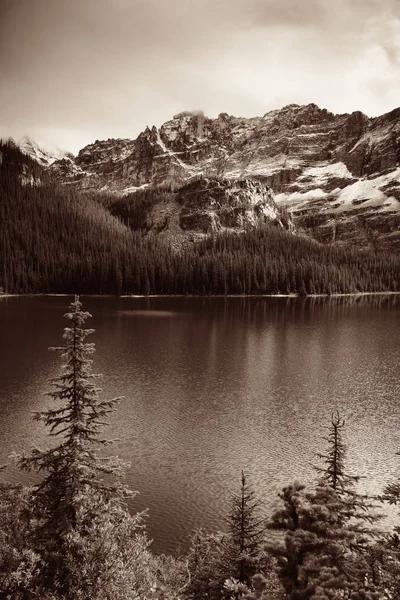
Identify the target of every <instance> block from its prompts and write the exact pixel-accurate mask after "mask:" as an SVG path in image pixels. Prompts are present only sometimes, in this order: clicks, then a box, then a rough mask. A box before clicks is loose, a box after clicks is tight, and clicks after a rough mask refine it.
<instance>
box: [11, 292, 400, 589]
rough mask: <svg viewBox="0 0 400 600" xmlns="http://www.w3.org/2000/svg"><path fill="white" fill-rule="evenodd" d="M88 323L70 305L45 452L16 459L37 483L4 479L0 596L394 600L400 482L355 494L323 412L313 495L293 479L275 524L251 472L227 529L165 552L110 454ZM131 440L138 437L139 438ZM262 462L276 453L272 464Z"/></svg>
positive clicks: (333, 421)
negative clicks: (394, 510) (391, 520)
mask: <svg viewBox="0 0 400 600" xmlns="http://www.w3.org/2000/svg"><path fill="white" fill-rule="evenodd" d="M90 317H91V315H90V314H89V313H87V312H85V311H84V310H83V306H82V303H81V302H80V299H79V297H78V296H75V299H74V301H73V302H72V303H71V305H70V307H69V310H68V312H67V313H66V315H65V318H66V321H67V327H66V328H65V329H64V335H63V338H64V345H63V346H62V347H58V348H51V350H54V351H56V352H57V353H58V354H59V355H60V362H61V369H60V373H59V374H58V375H57V374H56V375H55V376H54V377H53V378H52V379H50V381H49V391H48V392H47V395H48V397H49V399H50V403H49V408H48V409H47V410H45V411H44V412H40V413H37V414H35V415H34V419H35V420H37V421H39V422H41V423H42V424H43V426H44V427H45V428H46V429H47V432H48V434H49V436H52V443H51V444H49V448H46V449H41V448H34V449H33V450H31V451H29V452H27V453H25V454H23V455H16V456H14V460H15V461H16V463H17V465H18V467H19V469H20V470H21V472H23V471H29V472H33V473H37V474H38V475H39V478H38V479H37V481H38V482H37V483H35V484H33V485H29V486H27V485H22V484H21V485H15V484H9V483H7V466H3V467H2V473H1V474H2V479H1V480H0V597H1V598H4V599H9V600H33V599H38V598H40V599H41V600H79V599H82V600H83V599H85V600H111V599H117V600H118V599H119V600H257V599H259V600H303V599H304V600H305V599H315V600H332V599H351V600H378V599H379V600H396V599H398V598H399V597H400V523H399V524H398V525H395V526H394V528H393V530H392V531H389V532H386V533H383V531H382V530H381V529H380V527H379V524H380V521H381V519H382V518H383V514H384V511H385V504H387V503H389V504H398V502H399V500H400V480H397V481H396V480H395V481H388V482H387V485H386V487H385V489H383V490H382V492H381V494H380V496H377V497H368V496H366V495H364V494H362V493H361V492H360V491H359V486H358V479H359V478H358V477H357V474H355V473H351V472H349V470H348V468H347V452H348V448H347V447H346V443H345V437H346V424H345V420H344V419H343V418H342V416H341V415H339V413H337V412H335V413H333V414H332V415H327V436H326V438H325V439H324V440H321V452H320V453H319V454H318V455H317V456H316V457H315V466H314V467H310V468H313V469H314V473H315V478H314V485H310V486H309V487H305V486H304V485H303V484H302V483H301V482H297V481H294V482H288V484H287V485H286V486H285V487H284V488H283V489H282V491H281V492H280V493H279V502H280V506H279V507H278V508H277V509H276V510H275V511H274V512H273V513H272V514H270V515H267V516H265V514H264V512H263V511H262V504H263V498H262V497H259V495H258V494H257V490H255V489H254V488H253V486H252V484H251V482H250V481H249V480H248V478H247V476H246V474H245V473H243V472H242V473H238V479H237V489H235V490H233V492H232V494H231V501H230V504H228V505H227V506H226V517H225V519H224V521H223V522H221V530H220V531H214V532H208V531H204V530H202V529H198V530H196V531H193V534H192V536H191V545H190V548H189V550H188V552H187V553H186V554H185V555H182V556H178V557H176V556H168V555H156V554H155V553H153V552H152V549H151V543H150V541H149V539H148V537H147V534H146V527H145V520H144V514H143V513H137V514H132V513H130V512H129V510H128V507H127V501H128V499H129V498H131V497H132V495H133V492H132V491H131V490H130V489H129V488H128V487H127V486H126V485H125V484H124V482H123V475H124V472H125V471H126V469H127V468H128V465H127V464H125V463H123V462H122V461H121V460H119V459H118V458H117V457H113V456H111V455H110V454H109V453H110V450H109V443H110V442H109V441H108V440H107V439H106V438H105V428H106V425H107V418H108V416H109V415H110V413H112V412H113V411H117V410H118V407H117V405H118V399H103V398H101V396H100V394H99V389H98V388H97V385H96V381H97V378H98V375H97V374H95V373H94V372H93V371H92V357H93V353H94V352H95V345H94V344H93V343H90V342H88V341H87V338H88V337H89V336H90V335H91V334H92V333H93V330H92V329H86V322H87V320H88V319H89V318H90ZM134 435H139V436H140V431H135V432H134ZM266 460H267V457H266Z"/></svg>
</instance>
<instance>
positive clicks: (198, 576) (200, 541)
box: [185, 529, 224, 600]
mask: <svg viewBox="0 0 400 600" xmlns="http://www.w3.org/2000/svg"><path fill="white" fill-rule="evenodd" d="M221 538H222V534H217V535H215V534H208V533H206V532H205V531H203V530H202V529H197V530H196V531H195V532H194V533H193V535H192V537H191V544H190V550H189V553H188V555H187V561H188V570H189V573H190V581H189V584H188V586H187V588H186V590H185V598H187V599H188V600H218V599H219V598H221V593H222V589H223V585H224V579H223V575H221V573H220V569H219V564H220V559H221Z"/></svg>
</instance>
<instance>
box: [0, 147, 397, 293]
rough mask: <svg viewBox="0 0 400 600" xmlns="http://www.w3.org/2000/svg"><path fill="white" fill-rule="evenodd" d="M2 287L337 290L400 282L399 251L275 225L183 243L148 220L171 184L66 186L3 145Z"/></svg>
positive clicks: (83, 290) (38, 289) (28, 289)
mask: <svg viewBox="0 0 400 600" xmlns="http://www.w3.org/2000/svg"><path fill="white" fill-rule="evenodd" d="M0 152H1V157H2V164H1V166H0V199H1V201H0V291H2V292H3V293H11V294H29V293H80V294H90V293H93V294H94V293H95V294H115V295H121V294H140V295H149V294H166V295H168V294H171V295H172V294H184V295H185V294H193V295H214V294H221V295H226V294H255V295H257V294H299V295H308V294H337V293H339V294H340V293H357V292H377V291H379V292H384V291H390V292H394V291H399V290H400V276H399V274H400V258H399V256H398V255H395V254H392V253H390V252H389V251H386V252H378V253H362V252H359V251H358V250H357V249H354V248H344V247H340V246H337V245H329V244H328V245H321V244H318V243H317V242H315V241H313V240H311V239H309V238H306V237H302V236H298V235H293V234H292V233H289V232H288V231H286V230H285V229H283V228H279V227H276V226H274V225H273V224H268V223H267V224H264V225H262V226H259V227H256V228H253V229H249V230H247V231H245V232H243V233H241V234H238V233H218V234H213V235H209V236H207V237H204V238H203V239H201V240H200V241H194V242H193V243H188V244H185V245H183V246H182V248H181V249H180V250H179V251H177V250H176V249H174V248H173V246H172V245H171V244H170V243H168V242H167V241H166V240H165V239H164V238H163V237H162V236H159V235H157V232H155V231H153V230H149V228H148V227H147V226H146V215H147V214H148V211H149V210H150V209H151V207H152V206H153V205H154V204H155V203H156V202H158V201H159V200H160V199H162V198H165V197H166V196H168V194H169V193H170V191H169V190H168V189H167V188H163V187H161V188H154V189H148V190H144V191H142V192H136V193H135V194H131V195H128V196H126V197H120V198H118V197H116V196H114V197H111V196H110V195H105V194H94V193H89V192H82V191H81V192H79V191H76V190H75V189H73V187H71V186H61V185H60V184H58V183H57V182H56V181H54V180H52V179H51V178H50V176H49V175H48V173H47V172H46V171H45V170H44V169H43V168H42V167H40V166H39V165H37V164H36V163H35V162H34V161H32V160H31V159H29V158H28V157H27V156H24V155H23V154H21V152H20V151H19V150H18V149H17V148H16V147H15V146H13V145H11V144H3V145H1V146H0Z"/></svg>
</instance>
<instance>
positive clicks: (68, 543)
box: [19, 296, 147, 600]
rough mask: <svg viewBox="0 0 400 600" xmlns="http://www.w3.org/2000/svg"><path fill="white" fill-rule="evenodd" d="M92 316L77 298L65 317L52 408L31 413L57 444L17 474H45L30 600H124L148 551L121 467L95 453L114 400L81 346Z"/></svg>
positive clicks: (36, 506)
mask: <svg viewBox="0 0 400 600" xmlns="http://www.w3.org/2000/svg"><path fill="white" fill-rule="evenodd" d="M90 316H91V315H90V314H89V313H88V312H83V311H82V305H81V303H80V301H79V298H78V297H77V296H76V297H75V301H74V302H72V304H71V305H70V312H68V313H67V314H66V315H65V317H66V319H67V320H68V322H69V326H68V327H66V328H65V330H64V335H63V337H64V340H65V344H64V346H62V347H60V348H54V349H53V350H55V351H57V352H59V353H60V354H61V357H62V360H63V368H62V373H61V375H59V376H58V377H55V378H54V379H52V380H51V381H50V382H51V385H52V387H53V389H52V391H50V392H48V396H49V397H50V398H51V400H52V401H53V402H55V403H56V406H55V407H51V408H49V409H48V410H46V411H44V412H41V413H38V414H36V419H38V420H40V421H43V422H44V424H45V425H46V427H48V428H49V431H50V435H51V436H55V437H56V439H57V443H56V445H54V446H53V447H52V448H50V449H46V450H39V449H35V450H33V451H32V453H31V454H30V455H27V456H23V457H21V458H20V460H19V463H20V466H21V468H22V469H24V470H27V471H30V470H33V471H36V472H37V473H39V474H41V475H42V476H43V478H42V480H41V482H40V483H39V484H38V485H37V486H36V488H35V490H34V493H33V498H32V502H33V515H34V526H33V533H32V537H33V546H34V548H35V550H36V551H37V553H38V554H39V556H40V561H41V565H42V566H41V569H40V572H39V573H38V575H37V577H36V580H35V581H34V583H33V584H32V587H31V592H32V597H36V596H35V594H36V595H39V596H40V595H41V596H43V597H45V596H46V594H54V595H56V596H57V597H58V596H59V597H62V598H64V599H65V600H77V599H78V598H82V599H83V598H85V599H86V598H91V599H92V600H95V599H96V600H97V599H100V598H109V597H111V596H113V597H114V598H124V597H126V593H127V589H129V590H132V589H134V587H135V585H136V584H137V582H138V580H139V579H140V576H139V572H140V568H141V565H140V561H141V560H142V559H143V558H144V557H145V554H146V547H147V542H146V539H145V537H144V536H143V534H142V533H141V530H140V527H141V525H142V522H141V515H136V516H135V517H130V515H129V513H128V510H127V507H126V504H125V501H126V499H127V498H128V497H129V496H130V495H131V493H130V492H129V490H128V489H127V488H126V487H125V486H124V485H122V484H121V483H120V482H119V481H118V479H116V477H119V476H121V475H122V474H123V471H124V466H125V465H124V464H123V463H122V462H121V461H120V460H119V459H118V458H113V457H112V458H106V457H103V456H100V455H99V454H98V450H99V449H100V448H101V447H104V446H105V445H107V443H108V442H107V440H105V439H103V437H102V436H101V431H102V429H103V427H104V425H105V419H106V417H107V415H108V414H109V413H110V412H111V411H112V410H113V408H114V406H115V403H116V402H117V399H114V400H101V399H100V398H99V388H98V387H97V386H96V385H95V380H96V379H97V377H98V375H95V374H93V373H92V370H91V363H92V360H91V359H90V356H91V355H92V354H93V352H94V350H95V348H94V344H91V343H87V342H86V338H87V337H88V336H89V335H90V334H91V333H93V330H91V329H84V324H85V322H86V320H87V319H88V318H89V317H90ZM124 594H125V596H124Z"/></svg>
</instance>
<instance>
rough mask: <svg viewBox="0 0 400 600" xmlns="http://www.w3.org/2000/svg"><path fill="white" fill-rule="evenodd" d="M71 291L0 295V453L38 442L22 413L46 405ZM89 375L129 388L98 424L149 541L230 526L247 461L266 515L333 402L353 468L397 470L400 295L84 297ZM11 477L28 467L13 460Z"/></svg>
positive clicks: (321, 432) (299, 467)
mask: <svg viewBox="0 0 400 600" xmlns="http://www.w3.org/2000/svg"><path fill="white" fill-rule="evenodd" d="M70 301H71V298H66V297H64V298H63V297H32V298H29V297H25V298H23V297H21V298H8V299H6V298H2V299H0V331H1V335H0V381H1V387H0V410H1V413H0V414H1V419H0V436H1V438H0V440H1V441H0V464H1V463H4V462H7V461H8V459H7V457H8V455H9V454H10V453H11V452H12V451H17V452H21V451H23V450H29V448H31V447H32V446H34V445H35V444H36V445H45V444H46V443H47V441H46V433H45V431H44V429H43V427H42V425H41V424H38V423H35V422H33V421H32V420H31V411H34V410H42V409H44V408H45V407H46V406H48V405H49V399H48V398H46V397H45V396H44V395H43V394H44V392H46V390H49V385H48V384H47V379H48V378H49V377H52V376H54V375H57V374H58V372H59V364H60V363H59V358H58V356H57V355H55V354H53V353H50V352H48V350H47V348H48V347H49V346H53V345H61V344H62V338H61V335H62V329H63V327H64V326H65V322H64V320H63V318H62V316H63V314H64V313H65V312H66V310H67V308H68V304H69V302H70ZM82 301H83V304H84V309H86V310H89V311H90V312H91V313H92V314H93V319H90V320H89V322H88V327H93V328H94V329H95V330H96V333H95V334H94V335H93V336H91V339H90V341H93V342H95V343H96V348H97V352H96V354H95V355H94V372H100V373H103V378H102V380H101V384H100V385H101V387H102V388H103V396H104V397H115V396H121V395H123V396H124V399H122V400H121V402H120V405H119V407H118V410H117V412H116V413H115V414H114V415H113V417H112V419H111V423H110V426H109V427H108V431H107V434H108V436H109V437H111V438H118V441H116V443H115V444H114V447H113V450H112V451H113V453H114V454H118V455H119V456H121V457H123V458H124V459H127V460H129V461H130V463H131V468H130V469H129V470H128V473H127V483H128V484H129V485H130V487H131V488H132V489H135V490H138V491H139V492H140V494H139V495H138V496H137V497H136V498H135V500H134V501H133V502H132V509H144V508H146V507H148V508H149V518H148V520H147V527H148V532H149V535H150V537H151V538H153V539H154V545H153V548H154V550H156V551H158V552H160V551H164V552H174V553H175V552H178V551H179V549H180V548H181V549H183V550H184V549H185V548H186V547H187V542H188V537H189V535H190V533H191V531H192V530H193V529H194V528H195V527H197V526H203V527H205V528H206V529H208V530H210V531H213V530H216V529H218V528H222V527H223V522H222V515H223V514H224V513H225V511H226V510H227V506H228V502H229V490H235V489H237V488H238V486H239V483H240V472H241V470H242V469H243V470H244V471H245V473H246V474H247V475H248V477H249V480H250V481H251V482H252V483H253V485H254V488H255V489H256V490H257V492H258V495H259V497H260V498H261V499H262V500H263V501H264V503H265V511H266V513H269V512H270V510H271V508H272V507H273V506H274V505H276V498H277V493H278V491H279V490H280V489H281V488H282V487H283V486H284V485H285V484H288V483H291V482H292V481H293V480H294V479H298V480H300V481H304V482H306V483H307V482H311V481H312V480H313V478H314V477H315V474H314V472H313V468H312V464H315V463H316V459H315V453H316V452H318V451H323V449H324V444H325V442H324V441H323V437H324V436H325V435H326V427H327V425H329V421H330V415H331V412H332V410H335V409H338V410H340V412H341V414H342V415H343V417H345V419H346V430H345V437H346V441H347V444H348V463H349V469H351V470H352V471H353V472H354V473H357V474H359V475H364V476H365V479H364V480H362V483H361V486H362V489H364V490H365V491H369V492H380V491H381V489H382V487H383V486H384V485H385V483H387V482H388V481H389V480H391V479H392V478H394V477H395V476H396V475H400V457H396V456H395V453H396V452H397V451H399V450H400V394H399V391H400V389H399V388H400V386H399V365H400V336H399V328H398V325H399V317H400V297H399V296H389V297H386V296H376V297H359V298H341V299H320V298H317V299H311V298H310V299H295V298H290V299H289V298H288V299H284V298H246V299H244V298H227V299H224V298H210V299H198V298H151V299H145V298H119V299H116V298H95V297H86V298H82ZM7 477H8V478H9V480H13V481H16V480H20V479H21V478H22V477H23V478H24V480H26V478H27V477H28V476H27V475H23V476H22V475H21V474H20V473H19V472H18V470H17V469H16V467H15V466H13V465H11V466H10V467H9V469H8V475H7Z"/></svg>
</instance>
